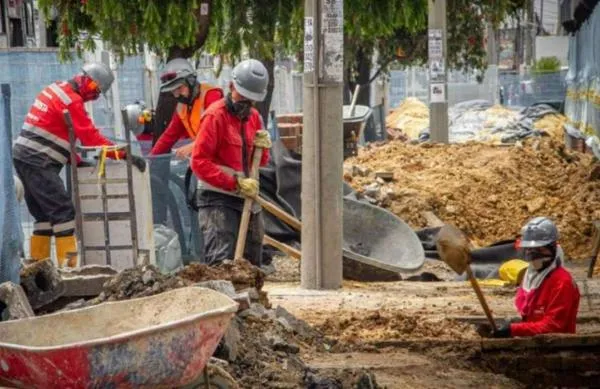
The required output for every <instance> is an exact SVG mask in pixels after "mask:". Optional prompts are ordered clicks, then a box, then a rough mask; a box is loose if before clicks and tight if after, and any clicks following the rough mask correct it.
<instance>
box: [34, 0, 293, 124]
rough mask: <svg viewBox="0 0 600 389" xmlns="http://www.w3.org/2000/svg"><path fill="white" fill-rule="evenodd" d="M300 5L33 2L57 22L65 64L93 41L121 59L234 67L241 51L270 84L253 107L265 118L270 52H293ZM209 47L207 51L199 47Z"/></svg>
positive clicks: (183, 0)
mask: <svg viewBox="0 0 600 389" xmlns="http://www.w3.org/2000/svg"><path fill="white" fill-rule="evenodd" d="M301 3H302V0H219V1H212V0H169V1H167V0H127V1H122V0H39V5H40V8H41V10H42V12H43V13H44V14H45V15H50V11H51V8H52V7H55V8H56V9H57V10H58V14H59V15H60V16H59V18H60V20H59V21H58V25H59V26H60V28H59V47H60V56H61V58H62V59H63V60H65V59H68V58H70V56H71V52H72V50H73V49H75V51H76V53H77V54H78V55H79V56H81V55H82V53H83V50H94V49H95V43H94V39H93V38H99V39H101V40H102V41H104V42H107V43H108V45H109V46H110V48H111V49H112V50H113V51H114V52H115V53H116V54H117V55H119V56H120V58H123V57H124V56H126V55H134V54H137V53H139V52H140V50H141V49H142V47H143V44H147V45H148V46H149V47H150V49H152V50H153V51H155V52H157V53H158V54H160V55H163V56H164V57H166V59H167V60H168V59H171V58H175V57H186V58H189V57H191V56H192V55H194V54H196V53H198V51H199V50H200V49H203V48H204V49H205V51H207V52H209V53H211V54H215V55H218V56H220V57H221V58H222V59H225V60H228V61H230V62H231V61H233V62H235V61H239V60H240V59H241V57H242V55H243V54H244V53H243V50H244V48H247V50H248V54H249V55H251V56H253V57H254V58H257V59H259V60H261V61H263V62H264V63H265V65H266V66H267V69H268V70H269V74H270V76H271V77H270V79H271V82H270V84H269V93H268V96H267V99H266V100H265V102H264V103H263V104H260V106H259V108H260V109H261V113H262V114H263V118H265V120H266V118H267V114H268V107H269V106H270V102H271V96H272V92H273V86H274V80H273V75H274V74H273V69H274V64H275V59H276V53H286V52H288V51H287V50H288V49H289V48H291V47H294V42H295V37H297V36H301V31H295V29H297V28H298V26H302V23H301V20H302V14H301ZM207 42H208V44H207V45H206V47H204V46H205V43H207ZM174 106H175V101H174V99H173V98H172V97H171V96H170V94H161V96H160V97H159V101H158V107H157V115H156V119H157V120H156V122H157V123H158V124H159V126H161V127H163V128H164V126H166V122H168V120H169V119H170V117H171V115H172V112H173V110H174Z"/></svg>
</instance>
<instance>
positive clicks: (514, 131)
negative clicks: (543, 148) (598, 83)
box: [419, 100, 562, 143]
mask: <svg viewBox="0 0 600 389" xmlns="http://www.w3.org/2000/svg"><path fill="white" fill-rule="evenodd" d="M556 114H558V112H557V111H556V110H555V109H554V108H552V107H551V106H549V105H546V104H539V105H535V106H531V107H527V108H524V109H521V110H518V109H514V108H513V109H509V108H506V107H503V106H500V105H492V104H491V103H490V102H489V101H485V100H472V101H466V102H463V103H459V104H456V105H454V106H452V107H451V108H450V109H449V110H448V116H449V122H450V125H449V129H448V132H449V135H450V142H451V143H462V142H468V141H480V142H495V143H510V142H514V141H516V140H518V139H522V138H526V137H529V136H532V135H538V136H539V135H542V134H543V133H544V132H545V133H547V134H548V135H552V136H562V134H557V133H553V132H556V131H557V130H556V129H554V128H553V129H550V128H549V129H547V131H544V130H543V129H539V128H536V126H535V122H536V121H537V120H539V119H541V118H543V117H545V116H547V115H556ZM561 127H562V126H561ZM559 131H560V132H561V133H562V128H560V129H559ZM428 139H429V128H426V129H424V130H423V131H421V133H420V135H419V140H421V141H426V140H428Z"/></svg>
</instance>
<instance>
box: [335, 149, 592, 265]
mask: <svg viewBox="0 0 600 389" xmlns="http://www.w3.org/2000/svg"><path fill="white" fill-rule="evenodd" d="M592 167H593V160H592V156H591V155H588V154H582V153H579V152H575V151H570V150H567V149H566V148H565V146H564V145H563V144H562V143H561V142H558V141H554V140H552V139H549V138H537V139H528V140H526V141H524V142H523V143H522V144H521V143H518V144H516V145H514V146H505V147H499V146H493V145H489V144H482V143H467V144H461V145H432V144H420V145H410V144H406V143H404V142H400V141H392V142H389V143H387V144H385V145H382V146H378V147H368V148H364V149H362V150H361V151H360V153H359V155H358V156H357V157H354V158H351V159H348V160H346V161H345V174H344V177H345V180H346V181H347V182H348V183H349V184H350V185H351V186H352V187H353V188H354V189H355V190H356V191H357V192H359V193H361V194H363V195H366V196H368V198H369V199H370V201H372V202H373V203H376V204H377V205H380V206H382V207H385V208H388V209H389V210H390V211H391V212H393V213H394V214H396V215H397V216H399V217H400V218H402V219H403V220H405V221H406V222H407V223H408V224H409V225H410V226H411V227H413V228H415V229H420V228H423V227H426V226H427V219H426V217H424V214H423V212H424V211H429V212H433V213H434V214H436V215H437V216H438V217H439V218H440V219H442V220H443V221H444V222H447V223H450V224H454V225H455V226H457V227H458V228H460V229H461V230H462V231H464V232H465V233H466V234H467V236H468V237H469V239H471V241H472V243H474V245H475V246H486V245H489V244H492V243H494V242H497V241H500V240H504V239H511V238H514V237H516V236H517V235H518V234H519V232H520V229H521V227H522V226H523V224H525V223H526V222H527V221H528V220H529V219H530V218H532V217H535V216H542V215H543V216H548V217H550V218H552V219H553V220H555V221H556V222H557V224H558V227H559V230H560V233H561V243H562V244H563V247H564V248H565V251H566V254H567V255H568V256H570V257H574V258H581V257H585V256H587V255H589V253H590V250H591V248H592V245H591V236H592V232H593V231H592V221H593V220H596V219H600V209H598V206H597V205H598V202H599V200H600V181H599V180H597V179H594V176H593V175H592V176H590V172H591V170H592ZM379 171H387V172H393V175H394V179H393V180H392V181H391V182H385V181H383V180H382V179H378V178H377V177H376V175H375V174H376V173H377V172H379ZM356 172H358V173H362V174H356Z"/></svg>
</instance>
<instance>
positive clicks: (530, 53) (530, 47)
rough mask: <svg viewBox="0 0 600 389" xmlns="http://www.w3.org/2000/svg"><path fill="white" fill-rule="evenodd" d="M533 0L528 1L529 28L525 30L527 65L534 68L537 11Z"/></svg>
mask: <svg viewBox="0 0 600 389" xmlns="http://www.w3.org/2000/svg"><path fill="white" fill-rule="evenodd" d="M533 5H534V4H533V0H528V1H527V28H526V29H525V31H526V33H525V65H527V66H533V61H534V59H535V53H534V52H535V35H536V34H535V33H536V28H535V17H534V15H535V11H534V7H533Z"/></svg>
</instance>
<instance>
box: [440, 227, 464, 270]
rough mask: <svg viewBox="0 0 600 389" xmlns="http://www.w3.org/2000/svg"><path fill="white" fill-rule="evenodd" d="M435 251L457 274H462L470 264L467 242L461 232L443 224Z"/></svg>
mask: <svg viewBox="0 0 600 389" xmlns="http://www.w3.org/2000/svg"><path fill="white" fill-rule="evenodd" d="M435 245H436V247H437V251H438V253H439V255H440V257H441V258H442V260H443V261H444V262H446V264H447V265H448V266H450V268H451V269H452V270H454V271H455V272H456V273H458V274H463V273H464V272H465V270H466V269H467V266H469V263H470V262H471V251H470V250H469V241H468V240H467V237H466V236H465V234H463V232H462V231H461V230H459V229H458V228H456V227H454V226H453V225H450V224H445V225H444V226H443V227H442V228H441V229H440V232H439V233H438V235H437V239H436V242H435Z"/></svg>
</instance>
